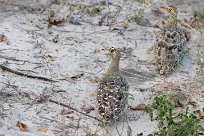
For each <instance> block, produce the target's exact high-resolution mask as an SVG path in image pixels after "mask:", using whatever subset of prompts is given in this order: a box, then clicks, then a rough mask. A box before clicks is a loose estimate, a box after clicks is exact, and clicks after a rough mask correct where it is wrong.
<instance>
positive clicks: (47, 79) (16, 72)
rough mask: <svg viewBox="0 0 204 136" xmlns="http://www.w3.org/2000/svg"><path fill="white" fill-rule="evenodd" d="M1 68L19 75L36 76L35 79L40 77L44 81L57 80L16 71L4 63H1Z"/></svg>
mask: <svg viewBox="0 0 204 136" xmlns="http://www.w3.org/2000/svg"><path fill="white" fill-rule="evenodd" d="M0 68H1V69H3V70H5V71H8V72H11V73H14V74H16V75H19V76H25V77H27V78H34V79H39V80H43V81H52V82H57V81H55V80H52V79H49V78H46V77H41V76H35V75H29V74H26V73H21V72H19V71H15V70H13V69H10V68H8V67H6V66H4V65H2V64H0Z"/></svg>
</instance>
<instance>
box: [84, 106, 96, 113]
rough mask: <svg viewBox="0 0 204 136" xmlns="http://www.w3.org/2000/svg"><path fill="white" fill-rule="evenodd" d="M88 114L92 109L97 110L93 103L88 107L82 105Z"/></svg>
mask: <svg viewBox="0 0 204 136" xmlns="http://www.w3.org/2000/svg"><path fill="white" fill-rule="evenodd" d="M81 109H82V110H83V111H84V112H85V113H86V114H88V113H90V112H91V111H92V110H95V108H94V107H93V106H91V105H89V106H87V107H82V108H81Z"/></svg>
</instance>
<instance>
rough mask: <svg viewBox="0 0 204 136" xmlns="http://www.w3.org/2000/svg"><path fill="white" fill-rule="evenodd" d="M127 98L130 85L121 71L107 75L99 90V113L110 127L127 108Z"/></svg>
mask: <svg viewBox="0 0 204 136" xmlns="http://www.w3.org/2000/svg"><path fill="white" fill-rule="evenodd" d="M112 61H119V60H114V59H112ZM127 97H128V85H127V82H126V81H125V79H124V78H123V77H122V76H121V75H120V74H119V71H118V70H117V71H114V72H113V73H106V74H105V75H104V76H103V78H102V79H101V80H100V83H99V85H98V89H97V102H98V113H99V115H100V116H101V118H102V120H103V122H104V123H105V124H109V125H110V124H111V123H113V122H115V121H116V120H117V119H118V118H119V117H120V115H121V114H122V113H123V111H124V109H125V107H126V104H127Z"/></svg>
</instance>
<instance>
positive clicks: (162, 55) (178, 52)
mask: <svg viewBox="0 0 204 136" xmlns="http://www.w3.org/2000/svg"><path fill="white" fill-rule="evenodd" d="M169 9H171V10H170V17H169V19H168V21H167V23H166V25H165V27H164V28H163V29H162V30H161V31H159V32H158V33H157V34H156V42H155V44H154V53H155V56H156V65H157V68H158V71H159V73H160V74H163V75H166V74H170V73H172V72H173V71H174V70H175V69H176V67H177V65H178V64H179V63H180V62H181V60H182V59H183V57H184V54H185V51H186V38H185V35H184V33H183V31H181V29H180V28H179V27H178V25H177V10H176V8H174V7H169Z"/></svg>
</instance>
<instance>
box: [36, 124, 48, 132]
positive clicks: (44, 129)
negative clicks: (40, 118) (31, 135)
mask: <svg viewBox="0 0 204 136" xmlns="http://www.w3.org/2000/svg"><path fill="white" fill-rule="evenodd" d="M38 131H40V132H45V133H46V132H47V131H48V128H47V127H45V126H43V125H42V126H40V127H38Z"/></svg>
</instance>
